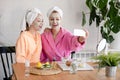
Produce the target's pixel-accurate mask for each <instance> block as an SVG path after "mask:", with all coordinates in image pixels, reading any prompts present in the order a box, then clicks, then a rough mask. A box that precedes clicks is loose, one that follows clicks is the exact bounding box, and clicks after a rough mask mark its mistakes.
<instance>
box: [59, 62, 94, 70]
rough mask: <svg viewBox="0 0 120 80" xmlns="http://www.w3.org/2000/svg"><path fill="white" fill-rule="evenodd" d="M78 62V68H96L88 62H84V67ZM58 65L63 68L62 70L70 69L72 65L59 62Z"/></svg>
mask: <svg viewBox="0 0 120 80" xmlns="http://www.w3.org/2000/svg"><path fill="white" fill-rule="evenodd" d="M77 64H78V67H77V70H94V68H93V67H92V66H90V65H89V64H87V63H84V64H83V66H82V67H80V66H79V65H80V64H81V63H77ZM58 65H59V66H60V67H61V68H62V70H70V67H68V66H66V64H65V63H62V62H58Z"/></svg>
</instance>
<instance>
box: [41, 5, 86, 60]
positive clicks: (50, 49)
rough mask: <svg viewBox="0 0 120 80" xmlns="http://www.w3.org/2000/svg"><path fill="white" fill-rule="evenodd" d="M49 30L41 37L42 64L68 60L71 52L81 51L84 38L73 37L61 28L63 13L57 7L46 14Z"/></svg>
mask: <svg viewBox="0 0 120 80" xmlns="http://www.w3.org/2000/svg"><path fill="white" fill-rule="evenodd" d="M47 16H48V19H49V25H50V27H51V28H50V29H47V30H45V32H44V33H43V34H42V35H41V36H42V54H41V57H40V60H41V61H42V62H46V61H48V60H49V61H52V60H57V61H61V59H62V58H63V57H65V58H68V57H69V56H70V53H71V52H72V51H77V50H81V49H82V48H83V46H84V44H85V40H86V38H87V36H88V32H87V31H86V30H85V36H74V35H73V34H71V33H70V32H69V31H67V30H66V29H64V28H63V27H62V26H61V20H62V18H63V11H62V10H61V9H60V8H59V7H56V6H55V7H53V8H51V9H50V10H49V11H48V13H47Z"/></svg>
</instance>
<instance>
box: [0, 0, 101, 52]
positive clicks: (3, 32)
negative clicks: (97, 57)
mask: <svg viewBox="0 0 120 80" xmlns="http://www.w3.org/2000/svg"><path fill="white" fill-rule="evenodd" d="M52 6H59V7H60V8H61V9H62V10H63V11H64V19H63V23H62V24H63V27H65V28H67V29H68V30H70V31H71V32H73V29H74V28H81V20H82V13H81V12H82V11H85V12H86V13H89V11H88V9H87V7H86V5H85V0H20V1H18V0H0V45H1V46H2V45H15V42H16V40H17V38H18V36H19V32H20V24H21V20H22V18H23V15H24V14H25V10H26V9H28V8H33V7H37V8H39V9H41V11H42V12H43V15H44V19H45V23H44V28H45V27H46V26H48V20H47V16H46V13H47V11H48V9H49V8H50V7H52ZM88 16H89V14H87V18H88ZM87 23H88V22H87ZM93 25H94V24H93ZM93 25H92V26H88V24H86V25H85V27H86V28H87V29H88V31H89V33H90V36H89V38H88V40H87V44H86V46H85V48H84V50H95V47H96V44H97V42H98V35H99V34H98V28H96V27H95V26H93ZM44 28H43V29H44ZM42 31H43V30H42ZM42 31H41V32H42Z"/></svg>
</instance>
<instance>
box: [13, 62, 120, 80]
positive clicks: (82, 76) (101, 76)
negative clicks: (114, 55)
mask: <svg viewBox="0 0 120 80" xmlns="http://www.w3.org/2000/svg"><path fill="white" fill-rule="evenodd" d="M88 64H89V65H90V66H92V67H93V68H94V69H93V70H78V71H77V72H76V73H74V74H72V73H70V71H69V70H62V69H61V72H60V73H58V74H52V75H36V74H29V76H25V64H24V63H14V64H13V65H12V67H13V71H14V76H15V79H16V80H120V69H119V68H118V69H117V72H116V76H114V77H106V76H105V68H102V69H101V70H98V67H97V65H96V64H95V63H94V62H89V63H88ZM35 65H36V63H31V64H30V66H35Z"/></svg>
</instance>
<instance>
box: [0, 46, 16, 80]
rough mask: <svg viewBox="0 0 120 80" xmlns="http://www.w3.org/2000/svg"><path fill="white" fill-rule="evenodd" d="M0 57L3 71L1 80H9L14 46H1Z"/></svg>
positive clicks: (11, 71) (11, 72)
mask: <svg viewBox="0 0 120 80" xmlns="http://www.w3.org/2000/svg"><path fill="white" fill-rule="evenodd" d="M0 56H1V62H2V66H3V70H4V76H5V77H4V78H3V80H11V77H12V74H13V70H12V64H13V62H14V61H13V59H14V58H13V56H15V46H4V47H3V46H2V47H0Z"/></svg>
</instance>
